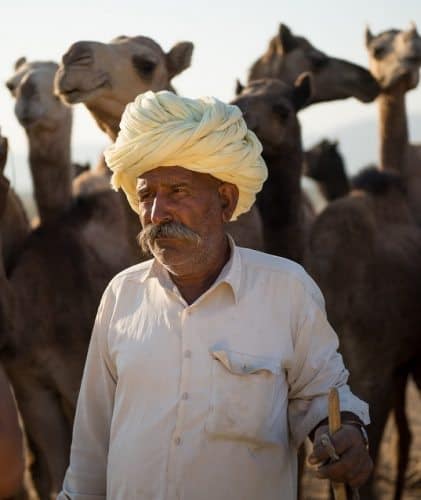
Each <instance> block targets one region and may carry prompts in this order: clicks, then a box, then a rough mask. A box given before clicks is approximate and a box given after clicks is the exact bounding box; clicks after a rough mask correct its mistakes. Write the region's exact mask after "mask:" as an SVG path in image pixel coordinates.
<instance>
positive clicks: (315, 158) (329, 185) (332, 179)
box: [303, 139, 350, 201]
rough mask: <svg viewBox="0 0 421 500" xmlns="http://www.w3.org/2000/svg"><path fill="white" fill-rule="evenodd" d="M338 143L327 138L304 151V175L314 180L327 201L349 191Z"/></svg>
mask: <svg viewBox="0 0 421 500" xmlns="http://www.w3.org/2000/svg"><path fill="white" fill-rule="evenodd" d="M337 147H338V143H337V142H336V141H334V142H331V141H328V140H327V139H324V140H322V141H320V142H319V143H318V144H315V145H314V146H313V147H312V148H310V149H308V150H307V151H305V152H304V170H303V173H304V175H305V176H307V177H310V178H311V179H313V180H315V181H316V182H317V183H318V185H319V187H320V190H321V192H322V194H323V195H324V197H325V198H326V200H327V201H333V200H336V198H340V197H341V196H345V195H347V194H348V193H349V189H350V185H349V179H348V175H347V173H346V170H345V164H344V160H343V157H342V155H341V154H340V153H339V151H338V149H337Z"/></svg>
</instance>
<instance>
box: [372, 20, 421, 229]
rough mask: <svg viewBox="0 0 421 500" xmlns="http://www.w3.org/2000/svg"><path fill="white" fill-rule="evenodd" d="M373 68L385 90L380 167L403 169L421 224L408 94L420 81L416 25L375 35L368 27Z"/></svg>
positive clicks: (419, 172)
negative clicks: (409, 125)
mask: <svg viewBox="0 0 421 500" xmlns="http://www.w3.org/2000/svg"><path fill="white" fill-rule="evenodd" d="M366 46H367V50H368V54H369V62H370V70H371V72H372V74H373V76H374V77H375V78H376V80H377V81H378V83H379V85H380V87H381V92H380V94H379V96H378V98H377V102H378V107H379V125H380V127H379V131H380V168H381V169H386V170H387V169H392V170H395V171H397V172H400V173H401V174H402V176H403V177H404V179H405V182H406V188H407V191H408V197H409V203H410V206H411V208H412V210H413V212H414V216H415V218H416V220H417V222H418V223H419V224H421V167H420V164H421V145H412V144H410V143H409V137H408V125H407V116H406V106H405V96H406V93H407V92H408V91H410V90H411V89H413V88H415V87H416V86H417V84H418V81H419V69H420V66H421V37H420V35H419V34H418V32H417V29H416V27H415V25H412V26H411V27H410V28H409V29H408V30H402V31H400V30H388V31H384V32H382V33H379V34H378V35H376V36H375V35H373V34H372V33H371V31H370V29H369V28H367V30H366Z"/></svg>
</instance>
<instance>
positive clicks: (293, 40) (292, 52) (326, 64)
mask: <svg viewBox="0 0 421 500" xmlns="http://www.w3.org/2000/svg"><path fill="white" fill-rule="evenodd" d="M303 72H310V73H311V74H312V76H313V81H314V84H313V94H312V97H311V99H310V100H309V102H308V103H307V104H313V103H316V102H323V101H332V100H336V99H346V98H347V97H355V98H357V99H358V100H360V101H362V102H371V101H373V100H374V99H375V98H376V97H377V95H378V93H379V87H378V84H377V82H376V81H375V79H374V78H373V77H372V76H371V74H370V72H369V71H367V70H366V69H364V68H362V67H361V66H357V65H356V64H352V63H350V62H347V61H343V60H341V59H335V58H333V57H330V56H328V55H326V54H325V53H324V52H321V51H320V50H318V49H316V48H315V47H313V45H311V43H310V42H309V41H308V40H306V39H305V38H303V37H301V36H296V35H294V34H293V33H292V32H291V30H290V29H289V28H288V27H287V26H286V25H285V24H282V23H281V24H280V25H279V31H278V33H277V35H276V36H274V37H273V38H272V39H271V40H270V42H269V46H268V48H267V49H266V52H265V53H264V54H263V55H262V56H261V57H259V59H257V61H255V62H254V64H253V65H252V66H251V69H250V72H249V82H250V81H251V80H258V79H260V78H279V79H280V80H283V81H284V82H286V83H289V84H290V85H293V84H294V82H295V80H296V79H297V78H298V76H299V75H300V74H302V73H303Z"/></svg>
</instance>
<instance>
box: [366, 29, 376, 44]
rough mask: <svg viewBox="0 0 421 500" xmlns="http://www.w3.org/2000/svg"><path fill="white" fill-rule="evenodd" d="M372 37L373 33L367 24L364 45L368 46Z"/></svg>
mask: <svg viewBox="0 0 421 500" xmlns="http://www.w3.org/2000/svg"><path fill="white" fill-rule="evenodd" d="M373 38H374V35H373V33H372V32H371V30H370V28H369V26H368V24H367V26H366V27H365V46H366V47H368V46H369V45H370V43H371V42H372V40H373Z"/></svg>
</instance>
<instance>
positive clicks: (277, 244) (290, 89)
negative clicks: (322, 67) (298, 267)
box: [233, 75, 311, 262]
mask: <svg viewBox="0 0 421 500" xmlns="http://www.w3.org/2000/svg"><path fill="white" fill-rule="evenodd" d="M310 95H311V82H310V77H309V75H304V76H303V77H302V78H301V79H300V80H299V81H298V82H297V83H296V84H295V86H290V85H288V84H286V83H284V82H282V81H280V80H274V79H263V80H255V81H252V82H250V84H249V85H248V86H247V87H245V88H244V89H243V90H242V92H241V93H240V94H239V95H238V96H237V98H236V99H235V100H234V101H233V104H236V105H237V106H239V107H240V109H241V110H242V112H243V115H244V118H245V120H246V122H247V125H248V127H249V128H250V129H251V130H253V131H254V132H255V133H256V135H257V137H258V138H259V139H260V141H261V142H262V144H263V157H264V159H265V161H266V164H267V167H268V170H269V177H268V180H267V181H266V182H265V184H264V185H263V189H262V191H261V192H260V193H259V194H258V196H257V206H258V208H259V211H260V213H261V216H262V220H263V229H264V241H265V250H266V251H267V252H269V253H272V254H275V255H280V256H282V257H288V258H291V259H294V260H296V261H298V262H300V261H301V260H302V256H303V251H304V245H305V215H304V208H303V198H302V194H301V186H300V179H301V170H302V147H301V131H300V124H299V122H298V119H297V116H296V113H297V111H298V110H299V109H301V108H302V107H303V106H305V104H306V103H307V101H308V99H309V98H310Z"/></svg>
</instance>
